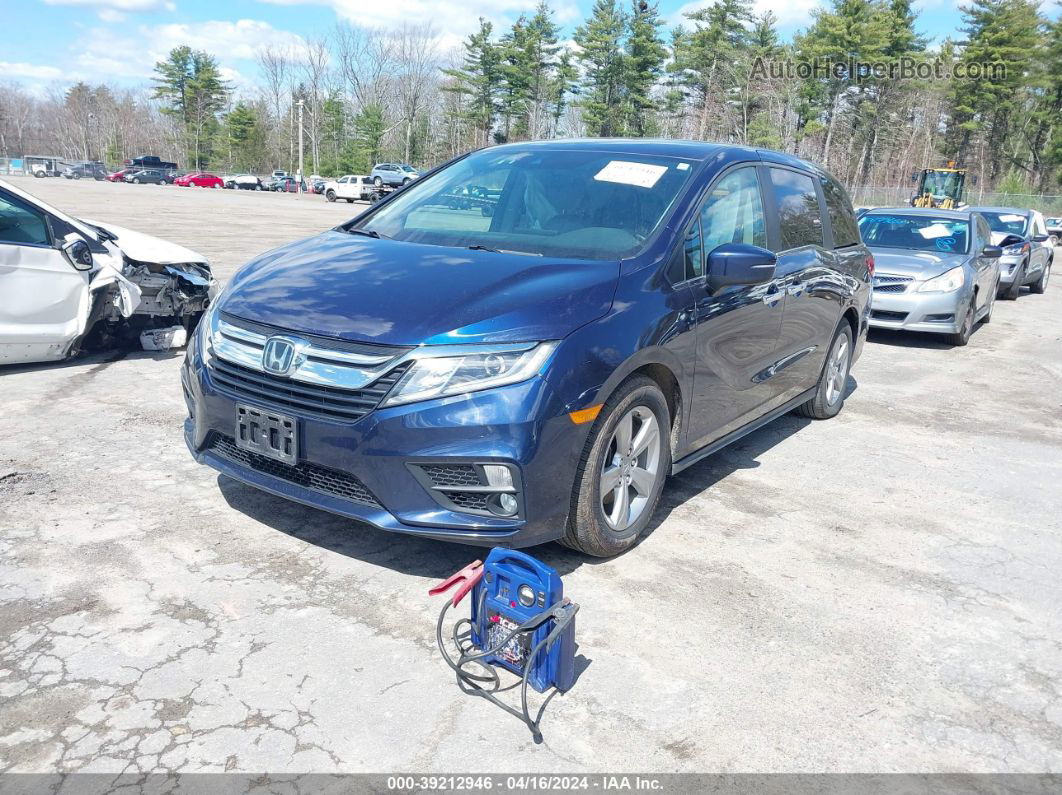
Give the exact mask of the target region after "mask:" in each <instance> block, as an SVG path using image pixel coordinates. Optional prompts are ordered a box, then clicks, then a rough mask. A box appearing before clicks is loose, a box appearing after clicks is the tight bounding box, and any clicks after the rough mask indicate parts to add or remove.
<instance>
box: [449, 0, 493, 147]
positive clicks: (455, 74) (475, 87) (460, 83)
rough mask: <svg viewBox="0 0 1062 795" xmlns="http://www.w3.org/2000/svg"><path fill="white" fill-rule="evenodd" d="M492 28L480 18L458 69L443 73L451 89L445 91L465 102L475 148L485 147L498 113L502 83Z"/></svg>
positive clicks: (470, 36) (466, 44) (467, 42)
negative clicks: (453, 82) (466, 101)
mask: <svg viewBox="0 0 1062 795" xmlns="http://www.w3.org/2000/svg"><path fill="white" fill-rule="evenodd" d="M493 32H494V26H493V25H491V23H490V22H488V21H487V20H485V19H483V18H482V17H480V20H479V30H478V31H477V32H476V33H472V34H470V35H469V37H468V40H467V41H465V60H464V65H463V66H462V67H461V68H460V69H444V70H443V73H444V74H446V75H448V76H449V77H452V78H453V79H454V81H455V85H453V86H450V87H447V88H445V90H448V91H454V92H457V93H461V94H465V95H467V96H468V98H469V100H470V101H469V103H468V106H467V108H466V111H465V113H466V116H467V118H468V120H469V121H470V122H471V124H472V127H473V129H474V130H475V138H476V145H477V146H485V145H486V144H487V143H488V142H489V140H490V134H491V130H493V128H494V120H495V118H496V115H497V111H498V93H499V90H500V88H501V83H502V77H503V75H502V68H501V53H500V52H499V48H498V45H497V44H496V43H495V42H493V41H492V40H491V34H492V33H493Z"/></svg>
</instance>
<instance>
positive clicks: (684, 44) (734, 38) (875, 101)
mask: <svg viewBox="0 0 1062 795" xmlns="http://www.w3.org/2000/svg"><path fill="white" fill-rule="evenodd" d="M959 22H960V27H959V28H958V29H957V30H956V31H955V33H954V35H953V36H951V37H949V38H946V39H945V40H943V41H942V42H939V43H938V44H936V45H933V46H930V44H929V42H928V39H927V37H926V36H925V35H924V34H923V33H921V32H920V31H919V23H918V15H917V12H916V10H915V9H914V7H913V4H912V0H832V3H831V4H830V5H829V6H828V7H827V8H824V9H822V10H820V11H818V12H816V13H815V14H814V15H813V18H812V20H811V23H810V25H809V26H808V27H807V28H806V29H804V30H802V31H800V32H799V33H797V34H796V35H795V36H794V37H793V39H792V41H789V42H785V41H783V40H782V39H781V37H780V35H779V33H778V28H777V20H776V18H775V16H774V15H773V14H772V13H771V12H769V11H768V12H766V13H762V14H758V15H757V14H755V13H754V11H753V4H752V2H751V0H714V1H713V2H711V3H710V4H708V5H705V6H704V7H702V8H700V9H697V10H695V11H691V12H689V13H686V14H685V15H684V18H683V20H682V24H681V25H679V26H677V27H674V28H672V29H670V30H668V29H666V28H667V26H666V24H665V22H664V20H663V19H662V18H661V16H660V13H659V9H658V7H657V6H656V5H654V4H650V3H648V2H645V0H632V2H629V4H628V3H627V2H626V0H624V2H621V1H620V0H596V2H595V4H594V6H593V9H592V11H591V13H590V16H589V17H588V18H586V19H585V20H583V21H582V22H581V23H580V24H578V25H577V26H575V27H574V29H573V30H572V32H571V39H570V41H565V40H563V39H562V36H563V33H564V32H563V31H562V28H561V27H560V26H559V25H558V23H557V22H556V21H555V18H554V12H553V10H552V9H551V7H550V6H549V4H548V2H547V1H546V0H542V2H540V3H539V5H538V6H537V8H536V9H535V10H534V12H533V13H529V14H526V15H523V16H521V17H519V18H518V19H517V20H516V21H515V22H514V23H513V24H512V25H511V26H510V27H508V28H507V29H504V30H496V29H495V28H494V26H493V25H492V24H491V23H490V22H488V21H486V20H480V21H479V24H478V27H477V29H476V30H475V31H474V32H473V33H471V34H470V35H469V36H468V38H467V39H466V40H465V41H464V42H463V45H462V46H461V47H460V48H459V49H458V50H456V51H454V52H441V51H440V49H439V47H438V44H437V37H436V35H435V31H434V30H433V29H432V28H431V27H430V25H413V24H406V25H402V26H400V27H398V28H396V29H393V30H376V29H367V28H361V27H357V26H354V25H350V24H346V23H343V24H340V25H338V26H337V27H336V28H335V29H334V30H333V31H332V32H331V33H330V35H328V36H327V37H323V38H320V39H315V40H310V41H308V42H307V43H306V46H305V47H303V48H300V49H298V50H293V49H290V48H289V49H285V48H279V47H263V48H261V49H260V50H259V51H258V52H257V57H256V60H257V65H258V83H257V85H256V86H254V87H253V88H247V87H241V88H240V89H239V90H237V89H235V88H234V87H233V86H232V85H230V84H228V83H227V82H226V81H225V80H224V79H223V78H222V73H221V70H220V69H219V66H218V62H217V59H216V58H215V57H214V56H213V55H212V54H210V53H207V52H202V51H196V50H193V49H191V48H189V47H187V46H179V47H176V48H174V49H173V50H172V51H171V52H170V54H169V56H168V57H167V58H166V59H165V60H164V61H162V62H160V63H158V64H157V65H156V67H155V77H154V79H153V80H152V82H151V84H150V85H148V86H143V87H141V88H139V89H116V88H113V87H109V86H106V85H97V86H90V85H87V84H85V83H77V84H75V85H74V86H72V87H70V88H68V89H66V90H55V91H53V92H52V93H51V94H49V95H47V96H43V97H42V96H35V95H32V94H29V93H28V92H26V91H25V90H24V89H22V88H21V87H19V86H18V85H17V84H12V83H7V84H6V85H3V86H2V89H0V153H3V154H6V155H8V156H11V155H27V154H58V155H62V156H66V157H71V158H80V159H102V160H105V161H108V162H110V163H112V164H113V163H116V162H118V161H120V160H121V159H122V158H123V157H128V156H132V155H136V154H141V153H144V152H152V153H157V154H160V155H163V156H164V157H165V158H166V159H177V160H178V161H179V162H181V164H182V165H184V166H185V167H187V168H211V169H214V170H218V171H251V172H259V173H261V172H266V171H269V170H272V169H273V168H284V169H286V170H289V171H294V170H295V168H296V167H297V165H298V151H297V148H298V133H299V109H300V107H301V110H302V131H303V135H304V139H305V148H304V157H305V170H306V172H307V173H315V174H323V175H335V174H340V173H366V172H367V171H368V170H369V169H370V168H371V166H372V164H373V163H375V162H378V161H384V160H394V161H403V162H409V163H412V164H414V165H417V166H420V167H422V168H423V167H428V166H431V165H434V164H436V163H439V162H442V161H444V160H446V159H448V158H450V157H453V156H455V155H457V154H460V153H462V152H465V151H467V150H469V149H471V148H475V147H481V146H488V145H491V144H496V143H503V142H508V141H521V140H532V139H543V138H560V137H572V136H592V137H596V136H633V137H643V136H653V137H665V138H694V139H700V140H716V141H726V142H733V143H741V144H748V145H751V146H758V147H768V148H773V149H779V150H782V151H786V152H791V153H793V154H796V155H798V156H801V157H804V158H807V159H810V160H813V161H816V162H818V163H820V164H822V165H823V166H825V167H826V168H827V169H829V170H830V171H832V172H833V173H834V174H835V175H836V176H838V177H839V178H840V179H841V180H842V181H844V182H845V183H846V184H848V185H849V186H864V185H878V186H897V187H898V186H903V185H909V180H910V175H911V173H912V172H913V171H916V170H918V169H920V168H922V167H924V166H931V165H937V164H940V163H941V162H942V161H943V160H945V159H954V160H957V161H958V162H960V163H961V164H963V165H966V166H968V167H969V168H970V169H971V171H972V173H973V174H975V175H977V176H978V177H979V178H980V180H981V183H980V184H981V185H982V186H983V187H984V188H985V189H996V190H1005V191H1008V192H1010V193H1022V192H1026V193H1052V192H1055V193H1058V192H1062V22H1060V21H1059V20H1055V21H1051V20H1049V19H1048V18H1047V17H1046V16H1045V15H1044V14H1043V12H1042V11H1041V9H1040V7H1039V5H1038V3H1037V2H1035V0H972V1H971V2H970V3H969V4H968V5H965V6H963V7H962V9H961V14H960V20H959ZM901 62H906V63H917V64H932V65H933V67H934V71H933V72H932V73H928V72H918V73H917V74H915V75H913V76H909V77H905V78H903V79H898V78H897V75H896V74H895V73H893V72H890V71H889V69H888V68H883V69H880V70H879V69H878V68H877V66H875V65H883V66H884V67H888V66H889V65H890V64H892V65H895V64H899V63H901ZM779 64H789V65H793V64H796V65H798V66H801V65H802V66H803V67H804V68H803V69H797V70H796V75H795V76H794V75H793V74H792V73H786V74H783V73H782V72H781V71H780V70H776V69H773V68H767V67H768V66H772V67H773V66H776V65H779ZM853 65H854V66H853ZM979 65H992V66H994V67H997V68H993V69H990V70H986V71H985V74H984V75H983V76H982V77H981V78H980V79H962V80H960V79H947V78H946V76H947V75H950V74H953V73H957V71H958V70H959V69H962V68H963V67H970V66H975V67H976V66H979ZM998 67H1002V68H998ZM941 75H943V76H944V77H941Z"/></svg>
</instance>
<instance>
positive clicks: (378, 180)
mask: <svg viewBox="0 0 1062 795" xmlns="http://www.w3.org/2000/svg"><path fill="white" fill-rule="evenodd" d="M372 184H373V185H375V186H376V187H377V188H382V187H383V180H382V179H381V178H380V177H373V178H372Z"/></svg>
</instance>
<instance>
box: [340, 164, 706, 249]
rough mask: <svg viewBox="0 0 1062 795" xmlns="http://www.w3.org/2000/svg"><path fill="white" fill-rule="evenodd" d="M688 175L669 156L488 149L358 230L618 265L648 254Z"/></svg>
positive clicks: (429, 180)
mask: <svg viewBox="0 0 1062 795" xmlns="http://www.w3.org/2000/svg"><path fill="white" fill-rule="evenodd" d="M691 172H692V168H691V166H690V164H689V163H686V162H680V161H679V160H676V159H674V158H666V157H649V156H643V155H636V154H620V153H615V152H612V153H610V152H599V151H586V150H566V149H528V150H523V151H520V150H513V149H506V150H502V151H491V150H489V149H488V150H484V151H482V152H477V153H475V154H472V155H469V156H468V157H466V158H464V159H463V160H460V161H458V162H457V163H454V164H453V165H452V166H450V167H448V168H445V169H443V170H442V171H439V172H437V173H436V174H434V175H432V176H430V177H425V178H423V179H421V180H418V181H417V183H416V184H415V186H414V187H411V188H406V189H405V190H404V191H403V192H402V193H401V194H399V195H398V196H396V197H395V198H394V199H393V200H392V201H390V202H388V203H387V204H386V205H384V206H383V207H381V208H380V209H379V210H378V211H377V212H376V213H373V214H372V215H371V216H370V217H369V218H368V219H367V220H366V221H364V222H363V223H361V224H360V225H359V228H360V229H362V230H364V231H370V232H375V233H377V234H379V235H380V236H381V237H390V238H394V239H396V240H404V241H408V242H411V243H425V244H429V245H436V246H451V247H462V248H463V247H468V246H481V247H485V248H491V249H498V250H503V251H516V252H520V253H525V254H534V255H551V256H564V257H576V258H584V259H618V258H621V257H626V256H630V255H631V254H634V253H635V252H637V251H639V250H640V249H641V248H642V247H643V246H644V245H645V242H646V240H647V239H648V238H649V237H650V235H652V233H653V232H654V230H655V229H656V228H657V227H658V226H659V225H660V222H661V220H662V219H663V217H664V215H665V214H666V213H667V211H668V209H669V208H670V207H671V206H672V204H674V202H675V200H676V198H677V197H678V196H679V195H680V194H681V192H682V190H683V188H684V187H685V185H686V182H687V180H688V179H689V175H690V173H691Z"/></svg>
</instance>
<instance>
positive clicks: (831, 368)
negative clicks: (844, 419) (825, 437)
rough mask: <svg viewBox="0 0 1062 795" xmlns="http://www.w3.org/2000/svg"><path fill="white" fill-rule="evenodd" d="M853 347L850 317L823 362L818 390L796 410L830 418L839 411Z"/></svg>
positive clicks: (815, 418)
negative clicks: (849, 323)
mask: <svg viewBox="0 0 1062 795" xmlns="http://www.w3.org/2000/svg"><path fill="white" fill-rule="evenodd" d="M852 350H853V340H852V327H851V326H850V325H848V321H847V320H842V321H841V324H840V325H839V326H838V327H837V331H836V332H834V335H833V341H832V342H831V343H830V347H829V350H828V352H827V354H826V361H825V362H823V365H822V373H821V374H820V375H819V383H818V384H817V385H816V387H815V394H814V395H813V396H812V397H811V399H809V400H808V401H807V402H806V403H803V404H801V405H800V406H798V407H797V409H796V411H797V414H799V415H800V416H802V417H807V418H809V419H813V420H828V419H830V418H831V417H836V416H837V415H838V414H840V412H841V409H842V408H844V398H845V391H846V390H847V389H848V372H849V371H850V370H851V369H852Z"/></svg>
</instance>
